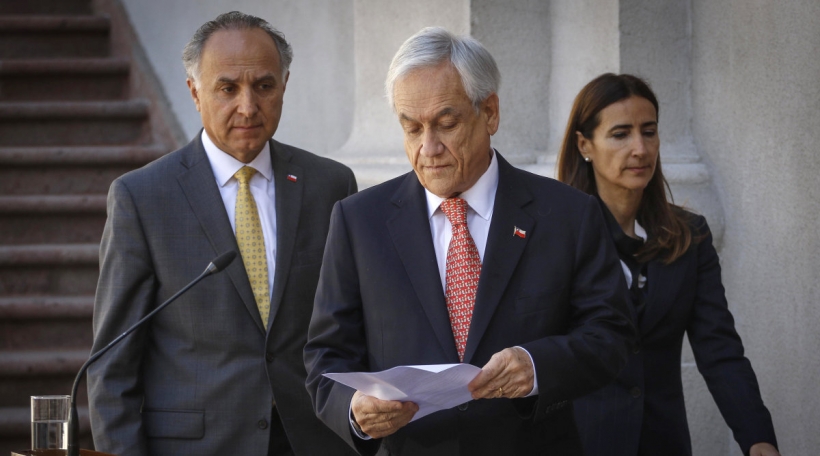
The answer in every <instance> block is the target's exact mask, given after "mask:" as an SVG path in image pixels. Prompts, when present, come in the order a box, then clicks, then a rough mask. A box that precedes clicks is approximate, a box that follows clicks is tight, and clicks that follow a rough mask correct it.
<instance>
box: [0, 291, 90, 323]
mask: <svg viewBox="0 0 820 456" xmlns="http://www.w3.org/2000/svg"><path fill="white" fill-rule="evenodd" d="M93 313H94V295H86V296H3V297H0V320H62V319H90V318H91V316H92V315H93Z"/></svg>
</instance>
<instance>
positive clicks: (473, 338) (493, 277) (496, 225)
mask: <svg viewBox="0 0 820 456" xmlns="http://www.w3.org/2000/svg"><path fill="white" fill-rule="evenodd" d="M496 155H498V189H497V190H496V195H495V203H494V206H493V216H492V220H491V221H490V231H489V233H488V236H487V246H486V248H485V249H484V261H483V263H482V266H481V278H480V279H479V282H478V292H477V294H476V302H475V307H474V309H473V319H472V322H471V323H470V332H469V335H468V336H467V347H466V349H465V351H464V362H465V363H466V362H470V360H471V359H472V356H473V355H474V354H475V351H476V349H477V348H478V344H479V342H480V341H481V338H482V337H483V335H484V332H485V331H486V330H487V327H488V326H489V325H490V321H491V320H492V317H493V314H494V313H495V309H496V307H498V304H499V302H500V301H501V298H502V296H503V295H504V291H505V290H506V289H507V284H508V283H509V281H510V279H511V278H512V275H513V272H514V271H515V268H516V266H517V265H518V261H519V260H520V259H521V255H522V254H523V253H524V249H525V248H526V246H527V242H528V239H529V236H531V235H532V232H533V231H532V230H533V228H534V227H535V220H534V219H533V218H532V217H531V216H530V215H529V214H528V213H527V212H526V211H525V210H524V209H523V207H524V206H525V205H526V204H527V203H528V202H530V201H531V200H532V194H531V193H530V192H529V190H528V189H527V188H526V187H525V186H523V185H521V179H520V176H518V175H517V174H518V171H517V170H516V169H515V168H513V167H512V166H511V165H510V164H509V163H507V161H506V160H504V159H503V158H501V155H500V154H498V153H497V152H496ZM515 228H519V229H521V230H523V231H524V232H525V233H526V234H525V237H524V238H521V237H520V236H517V235H515V234H514V231H515Z"/></svg>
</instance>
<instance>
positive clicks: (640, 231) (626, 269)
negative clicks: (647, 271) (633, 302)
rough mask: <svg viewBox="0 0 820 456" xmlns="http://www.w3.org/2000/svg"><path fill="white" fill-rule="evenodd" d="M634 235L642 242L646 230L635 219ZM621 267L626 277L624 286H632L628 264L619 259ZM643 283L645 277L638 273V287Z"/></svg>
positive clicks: (644, 238) (644, 282)
mask: <svg viewBox="0 0 820 456" xmlns="http://www.w3.org/2000/svg"><path fill="white" fill-rule="evenodd" d="M635 236H637V237H639V238H641V239H642V240H643V241H644V242H646V238H647V236H646V230H645V229H643V227H642V226H641V225H639V224H638V221H637V220H635ZM621 268H622V269H623V270H624V277H625V278H626V287H627V288H632V271H630V270H629V266H627V265H626V263H624V261H623V260H621ZM644 285H646V277H644V276H643V274H638V288H643V287H644Z"/></svg>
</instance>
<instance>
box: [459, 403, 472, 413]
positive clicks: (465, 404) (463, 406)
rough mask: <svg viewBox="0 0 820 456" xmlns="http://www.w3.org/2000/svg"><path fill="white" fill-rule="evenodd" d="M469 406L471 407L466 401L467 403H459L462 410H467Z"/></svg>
mask: <svg viewBox="0 0 820 456" xmlns="http://www.w3.org/2000/svg"><path fill="white" fill-rule="evenodd" d="M469 407H470V404H469V403H467V402H465V403H463V404H461V405H459V406H458V409H459V410H461V411H462V412H466V411H467V409H468V408H469Z"/></svg>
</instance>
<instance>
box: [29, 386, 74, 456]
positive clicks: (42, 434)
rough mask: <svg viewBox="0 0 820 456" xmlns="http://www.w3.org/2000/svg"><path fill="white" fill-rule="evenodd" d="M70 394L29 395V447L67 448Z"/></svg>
mask: <svg viewBox="0 0 820 456" xmlns="http://www.w3.org/2000/svg"><path fill="white" fill-rule="evenodd" d="M70 401H71V396H31V449H32V450H41V449H42V450H47V449H60V450H66V449H68V408H69V403H70Z"/></svg>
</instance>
